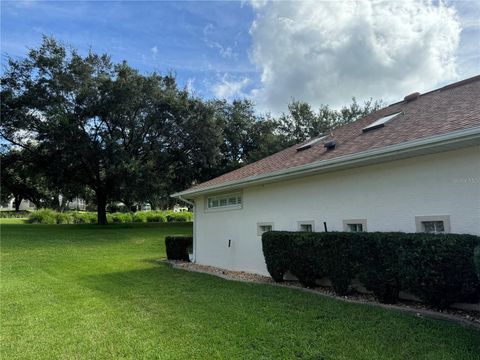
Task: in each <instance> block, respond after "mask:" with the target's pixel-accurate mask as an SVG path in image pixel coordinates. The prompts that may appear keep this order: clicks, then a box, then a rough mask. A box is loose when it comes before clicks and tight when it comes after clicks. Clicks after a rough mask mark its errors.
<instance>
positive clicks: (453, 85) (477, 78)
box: [387, 75, 480, 107]
mask: <svg viewBox="0 0 480 360" xmlns="http://www.w3.org/2000/svg"><path fill="white" fill-rule="evenodd" d="M475 81H480V75H475V76H472V77H469V78H466V79H463V80H459V81H457V82H454V83H451V84H447V85H444V86H442V87H439V88H436V89H433V90H429V91H427V92H424V93H421V94H419V95H418V96H419V97H422V96H425V95H429V94H431V93H434V92H437V91H445V90H450V89H453V88H456V87H459V86H463V85H467V84H470V83H472V82H475ZM403 102H405V99H402V100H399V101H396V102H394V103H391V104H390V105H388V106H392V105H397V104H400V103H403ZM388 106H387V107H388Z"/></svg>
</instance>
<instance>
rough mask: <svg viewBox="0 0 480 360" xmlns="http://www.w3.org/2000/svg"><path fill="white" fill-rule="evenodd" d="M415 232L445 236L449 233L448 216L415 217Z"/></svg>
mask: <svg viewBox="0 0 480 360" xmlns="http://www.w3.org/2000/svg"><path fill="white" fill-rule="evenodd" d="M415 225H416V228H417V232H423V233H428V234H446V233H449V232H450V216H448V215H441V216H416V217H415Z"/></svg>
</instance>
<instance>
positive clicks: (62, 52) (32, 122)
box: [0, 37, 379, 224]
mask: <svg viewBox="0 0 480 360" xmlns="http://www.w3.org/2000/svg"><path fill="white" fill-rule="evenodd" d="M1 100H2V101H1V116H2V124H1V126H0V135H1V136H2V137H3V139H4V140H7V142H8V143H9V144H10V147H9V148H10V150H9V151H8V152H7V153H5V154H4V155H3V156H4V159H3V161H4V169H5V168H6V169H7V171H5V170H4V171H3V172H2V185H3V186H7V187H8V189H9V191H8V192H9V193H10V194H20V192H18V191H17V190H15V191H16V192H15V191H14V189H15V186H14V183H15V184H17V185H18V184H20V183H23V185H22V186H24V187H25V188H28V187H32V189H31V190H35V191H38V192H40V190H41V189H44V188H46V187H47V188H48V189H49V190H50V191H52V190H54V191H55V192H56V193H59V192H61V193H62V194H64V195H65V194H66V195H67V196H74V195H75V194H77V195H78V194H80V193H82V192H93V193H94V195H95V196H94V198H95V202H96V204H97V209H98V222H99V223H100V224H104V223H106V206H107V204H108V203H110V202H123V203H124V204H126V205H127V206H130V205H133V204H135V203H139V202H149V203H150V204H151V205H152V207H155V208H156V207H161V206H167V205H169V203H170V201H171V200H170V198H169V194H171V193H172V192H175V191H178V190H182V189H184V188H187V187H189V186H191V185H192V184H195V183H198V182H201V181H205V180H207V179H209V178H211V177H214V176H217V175H220V174H222V173H225V172H227V171H230V170H232V169H235V168H238V167H240V166H243V165H245V164H247V163H250V162H253V161H256V160H258V159H260V158H262V157H265V156H267V155H270V154H272V153H274V152H276V151H279V150H281V149H283V148H285V147H286V146H289V145H291V144H293V143H295V142H299V141H303V140H305V139H306V138H309V137H313V136H316V135H319V134H320V133H323V132H325V131H328V130H329V129H331V128H333V127H335V126H339V125H341V124H344V123H347V122H350V121H354V120H355V119H357V118H358V117H360V116H362V115H364V114H366V113H368V112H370V111H373V110H375V109H376V108H378V106H379V103H378V102H372V101H369V102H367V103H365V104H364V105H359V104H358V103H357V102H356V101H355V99H354V100H353V103H352V104H351V105H350V106H348V107H344V108H342V109H340V110H339V111H337V110H332V109H330V108H329V107H328V106H322V107H321V108H320V109H319V111H318V112H315V111H313V110H312V109H311V107H310V106H309V105H308V104H306V103H302V102H299V101H294V102H292V103H291V104H290V105H289V112H288V113H287V114H283V115H282V116H280V117H279V118H278V119H275V118H273V117H271V116H267V115H260V114H257V112H256V111H255V106H254V104H253V103H252V102H251V101H250V100H235V101H233V102H228V101H226V100H222V99H219V100H209V101H206V100H203V99H201V98H199V97H195V96H193V95H192V94H190V93H189V92H188V91H187V90H186V89H180V88H179V87H178V85H177V83H176V79H175V77H174V76H173V75H171V74H168V75H161V74H158V73H151V74H142V73H140V72H139V71H137V70H136V69H134V68H132V67H131V66H129V65H128V64H127V63H126V62H122V63H119V64H114V63H112V61H111V59H110V57H109V56H108V55H99V54H95V53H93V52H89V53H88V54H86V55H85V56H82V55H80V54H79V53H78V52H77V51H76V50H75V49H71V48H69V47H66V46H65V45H63V44H61V43H59V42H58V41H56V40H55V39H53V38H47V37H45V38H44V40H43V43H42V44H41V46H40V47H38V48H36V49H32V50H30V52H29V53H28V56H27V57H26V58H24V59H19V60H18V59H9V62H8V66H7V68H6V70H5V72H4V74H3V76H2V78H1ZM20 154H22V156H20ZM14 158H16V159H20V158H22V159H26V158H28V159H29V160H28V162H20V161H18V162H16V161H15V160H12V159H14ZM27 163H28V164H30V165H29V166H30V167H25V168H21V166H26V165H25V164H27ZM5 164H6V165H7V167H5ZM21 164H23V165H21ZM32 164H34V165H32ZM27 169H28V171H27ZM27 173H28V174H27ZM40 174H41V179H43V180H42V181H40V180H39V179H40ZM34 178H35V181H33V180H32V179H34ZM39 184H41V185H39ZM18 196H21V197H22V198H28V199H33V198H34V197H35V196H36V195H35V196H34V195H28V196H27V192H26V191H23V195H18ZM15 198H16V199H17V195H15ZM34 202H35V201H34ZM37 202H38V201H37Z"/></svg>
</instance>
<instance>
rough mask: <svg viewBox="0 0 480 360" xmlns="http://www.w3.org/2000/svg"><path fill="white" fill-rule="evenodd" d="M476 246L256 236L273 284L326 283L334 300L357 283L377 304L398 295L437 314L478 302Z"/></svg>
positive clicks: (380, 237)
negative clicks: (292, 280)
mask: <svg viewBox="0 0 480 360" xmlns="http://www.w3.org/2000/svg"><path fill="white" fill-rule="evenodd" d="M479 244H480V238H479V237H477V236H474V235H459V234H445V235H435V234H408V233H393V232H392V233H345V232H328V233H311V232H309V233H305V232H286V231H271V232H267V233H264V234H263V236H262V245H263V253H264V256H265V261H266V264H267V269H268V271H269V273H270V275H271V276H272V278H273V279H274V280H275V281H283V277H284V275H285V273H286V272H287V271H290V272H291V273H292V274H293V275H295V276H296V277H297V278H298V280H299V281H300V282H301V283H302V284H303V285H304V286H307V287H313V286H315V281H316V280H317V279H320V278H323V277H326V278H328V279H329V280H330V281H331V282H332V286H333V288H334V290H335V292H336V293H337V294H338V295H345V294H347V293H348V291H349V288H350V286H351V283H352V280H353V279H354V278H355V277H358V279H359V280H360V281H361V282H362V283H363V285H364V286H365V287H366V288H367V289H368V290H371V291H372V292H373V293H374V295H375V296H376V297H377V299H378V300H379V301H380V302H384V303H395V302H397V301H398V296H399V292H400V291H401V290H403V291H406V292H409V293H411V294H413V295H415V296H417V297H419V298H420V299H421V300H422V301H424V302H426V303H428V304H429V305H432V306H435V307H438V308H445V307H448V306H449V305H451V304H453V303H454V302H475V301H477V300H478V298H479V292H480V281H479V278H480V274H477V273H476V269H475V262H474V249H475V247H476V246H478V245H479ZM478 252H480V250H478ZM478 256H480V255H478V253H477V255H476V257H478ZM477 261H480V260H478V259H477Z"/></svg>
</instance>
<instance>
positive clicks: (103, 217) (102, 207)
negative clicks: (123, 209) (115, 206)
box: [96, 192, 107, 225]
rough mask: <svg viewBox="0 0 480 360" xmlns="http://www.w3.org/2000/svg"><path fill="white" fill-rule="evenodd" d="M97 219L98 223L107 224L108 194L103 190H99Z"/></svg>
mask: <svg viewBox="0 0 480 360" xmlns="http://www.w3.org/2000/svg"><path fill="white" fill-rule="evenodd" d="M96 195H97V219H98V220H97V221H98V225H106V224H107V210H106V209H107V196H106V195H105V194H103V193H101V192H97V194H96Z"/></svg>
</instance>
